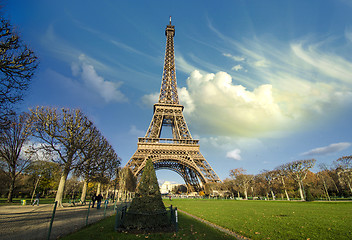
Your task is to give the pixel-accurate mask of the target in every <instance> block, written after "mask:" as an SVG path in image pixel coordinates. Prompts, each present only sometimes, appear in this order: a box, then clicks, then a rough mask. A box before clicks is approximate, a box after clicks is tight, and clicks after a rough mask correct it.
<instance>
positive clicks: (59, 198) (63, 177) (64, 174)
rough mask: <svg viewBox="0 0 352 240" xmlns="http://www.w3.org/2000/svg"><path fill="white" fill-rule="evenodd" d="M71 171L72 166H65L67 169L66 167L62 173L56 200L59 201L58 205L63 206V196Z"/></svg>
mask: <svg viewBox="0 0 352 240" xmlns="http://www.w3.org/2000/svg"><path fill="white" fill-rule="evenodd" d="M66 165H67V163H66ZM69 172H70V168H69V167H67V166H65V169H64V171H63V172H62V174H61V178H60V183H59V187H58V189H57V193H56V197H55V201H56V202H57V205H58V206H60V207H62V196H63V194H64V189H65V184H66V179H67V176H68V173H69Z"/></svg>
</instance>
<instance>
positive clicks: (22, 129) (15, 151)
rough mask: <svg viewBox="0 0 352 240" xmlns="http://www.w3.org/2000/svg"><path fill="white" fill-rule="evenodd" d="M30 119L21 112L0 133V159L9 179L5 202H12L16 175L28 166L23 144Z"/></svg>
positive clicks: (27, 138) (28, 134) (27, 133)
mask: <svg viewBox="0 0 352 240" xmlns="http://www.w3.org/2000/svg"><path fill="white" fill-rule="evenodd" d="M30 125H31V123H30V121H28V116H27V115H26V114H22V115H20V116H18V117H17V116H16V117H14V118H13V122H11V123H10V125H9V126H8V127H7V128H5V129H4V130H3V131H2V132H1V133H0V160H1V161H2V162H3V163H4V164H5V166H6V170H7V171H5V172H6V174H7V176H8V177H9V179H10V188H9V193H8V196H7V202H12V197H13V196H12V195H13V191H14V188H15V182H16V178H17V176H18V175H19V174H20V173H21V172H22V171H23V170H24V169H26V168H27V167H28V165H29V163H30V158H29V156H25V154H24V151H23V146H24V144H25V143H26V142H28V141H29V136H30ZM21 153H22V154H21Z"/></svg>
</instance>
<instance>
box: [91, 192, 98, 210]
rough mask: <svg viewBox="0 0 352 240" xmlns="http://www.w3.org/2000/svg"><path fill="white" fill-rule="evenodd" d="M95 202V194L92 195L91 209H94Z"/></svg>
mask: <svg viewBox="0 0 352 240" xmlns="http://www.w3.org/2000/svg"><path fill="white" fill-rule="evenodd" d="M96 200H97V196H95V194H92V208H94V204H95V201H96Z"/></svg>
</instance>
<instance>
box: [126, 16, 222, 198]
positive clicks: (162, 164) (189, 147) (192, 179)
mask: <svg viewBox="0 0 352 240" xmlns="http://www.w3.org/2000/svg"><path fill="white" fill-rule="evenodd" d="M165 35H166V51H165V62H164V71H163V78H162V83H161V89H160V96H159V101H158V103H155V104H154V115H153V119H152V121H151V123H150V125H149V128H148V130H147V133H146V134H145V136H144V138H138V144H137V151H136V152H135V153H134V154H133V156H132V157H131V159H130V160H129V161H128V163H127V164H126V166H127V167H130V168H131V170H132V172H133V173H134V175H135V176H138V175H139V174H141V172H142V171H143V168H144V166H145V163H146V160H147V159H148V158H151V159H152V162H153V165H154V168H155V170H158V169H168V170H172V171H174V172H176V173H178V174H179V175H180V176H181V177H182V178H183V180H184V181H185V183H186V185H187V188H188V191H189V192H194V191H197V192H199V191H201V190H202V188H203V186H204V184H205V183H216V182H221V180H220V179H219V177H218V176H217V174H216V173H215V172H214V170H213V169H212V168H211V167H210V165H209V163H208V162H207V160H205V158H204V157H203V155H202V154H201V153H200V151H199V140H195V139H193V138H192V136H191V133H190V131H189V130H188V127H187V124H186V121H185V118H184V117H183V113H182V112H183V108H184V107H183V106H182V105H180V104H179V101H178V95H177V83H176V69H175V56H174V36H175V26H173V25H171V17H170V23H169V25H167V26H166V30H165ZM163 127H171V129H172V136H173V138H160V136H161V131H162V128H163Z"/></svg>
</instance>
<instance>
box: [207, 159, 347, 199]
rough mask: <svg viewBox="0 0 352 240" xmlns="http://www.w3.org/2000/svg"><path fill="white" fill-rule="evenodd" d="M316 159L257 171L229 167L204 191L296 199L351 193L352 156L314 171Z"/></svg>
mask: <svg viewBox="0 0 352 240" xmlns="http://www.w3.org/2000/svg"><path fill="white" fill-rule="evenodd" d="M315 162H316V160H315V159H309V160H299V161H293V162H290V163H286V164H284V165H281V166H278V167H277V168H275V169H273V170H263V171H262V172H261V173H260V174H257V175H252V174H247V173H246V170H244V169H242V168H237V169H233V170H230V178H227V179H225V180H224V181H223V183H218V184H206V186H205V194H206V195H211V194H212V193H214V192H218V193H219V192H221V193H223V194H227V195H230V196H233V197H235V196H237V197H240V196H241V197H243V198H245V199H248V197H249V196H251V197H266V198H268V199H269V197H271V198H272V199H273V200H275V199H276V197H277V195H280V196H281V198H282V199H283V198H285V199H287V200H290V198H299V199H301V200H306V199H309V198H312V197H315V198H327V199H329V200H330V196H331V195H333V196H341V197H348V196H352V188H351V185H352V156H347V157H341V158H339V159H337V160H336V161H335V162H334V163H333V167H331V168H330V169H328V167H327V166H326V165H320V166H319V167H320V169H321V170H320V171H319V172H317V173H313V172H312V171H310V170H311V168H312V167H313V166H314V165H315Z"/></svg>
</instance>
